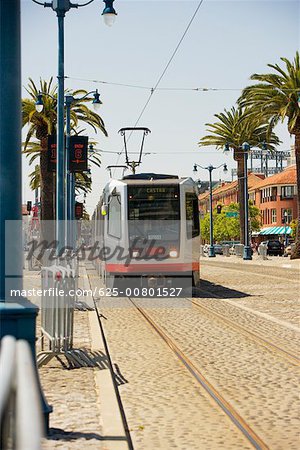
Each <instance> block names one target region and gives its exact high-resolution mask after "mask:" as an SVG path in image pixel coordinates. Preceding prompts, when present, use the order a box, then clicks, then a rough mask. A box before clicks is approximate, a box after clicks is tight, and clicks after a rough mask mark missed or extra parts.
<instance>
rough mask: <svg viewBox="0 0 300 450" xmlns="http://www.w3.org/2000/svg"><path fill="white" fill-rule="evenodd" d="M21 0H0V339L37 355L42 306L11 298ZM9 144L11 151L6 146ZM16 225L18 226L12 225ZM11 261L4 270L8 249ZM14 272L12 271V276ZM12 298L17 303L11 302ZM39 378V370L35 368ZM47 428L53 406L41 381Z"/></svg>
mask: <svg viewBox="0 0 300 450" xmlns="http://www.w3.org/2000/svg"><path fill="white" fill-rule="evenodd" d="M20 29H21V27H20V0H1V1H0V64H1V81H0V98H1V102H0V239H1V245H0V339H1V338H2V337H3V336H5V335H7V334H9V335H12V336H14V337H15V338H16V339H25V340H26V341H28V342H29V344H30V347H31V351H32V354H33V357H34V358H35V339H36V335H35V322H36V316H37V312H38V308H37V307H36V306H35V305H33V304H32V303H30V302H29V301H28V300H27V299H25V298H14V299H12V298H10V287H11V288H13V289H20V290H22V282H23V255H22V222H21V219H22V216H21V192H22V190H21V173H22V170H21V37H20V36H21V32H20ZM8 149H9V151H8ZM8 220H12V221H14V223H16V224H17V229H15V230H14V239H13V240H10V241H9V242H6V239H5V222H6V221H8ZM14 228H15V227H14ZM8 248H9V266H10V267H12V268H13V273H8V274H7V273H6V267H5V266H6V264H5V263H6V262H7V261H6V260H7V256H8V255H7V249H8ZM7 275H11V276H12V277H11V278H10V277H8V276H7ZM9 285H10V286H9ZM13 300H14V303H13ZM36 377H37V381H38V383H39V378H38V373H37V371H36ZM40 398H41V403H42V408H43V413H44V419H45V425H46V429H48V426H49V414H50V412H51V410H52V408H51V407H50V406H49V405H48V404H47V402H46V400H45V397H44V395H43V392H42V389H41V387H40Z"/></svg>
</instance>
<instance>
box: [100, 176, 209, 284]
mask: <svg viewBox="0 0 300 450" xmlns="http://www.w3.org/2000/svg"><path fill="white" fill-rule="evenodd" d="M92 243H93V254H94V256H93V261H94V264H95V267H96V269H97V271H98V273H99V275H100V276H101V277H102V278H103V280H104V282H105V285H106V287H108V288H113V287H115V286H119V285H120V284H122V285H123V286H124V285H125V286H130V287H131V286H133V287H135V286H146V287H148V288H168V287H171V286H183V287H188V286H190V287H192V286H196V285H197V284H198V283H199V257H200V254H199V252H200V223H199V208H198V188H197V185H196V183H195V182H194V181H193V180H192V179H191V178H188V177H186V178H179V177H178V176H175V175H166V174H156V173H141V174H134V175H127V176H124V177H123V178H122V179H120V180H113V179H112V180H110V181H109V182H108V184H107V185H106V186H105V188H104V190H103V193H102V196H101V197H100V201H99V203H98V205H97V207H96V209H95V211H94V213H93V216H92Z"/></svg>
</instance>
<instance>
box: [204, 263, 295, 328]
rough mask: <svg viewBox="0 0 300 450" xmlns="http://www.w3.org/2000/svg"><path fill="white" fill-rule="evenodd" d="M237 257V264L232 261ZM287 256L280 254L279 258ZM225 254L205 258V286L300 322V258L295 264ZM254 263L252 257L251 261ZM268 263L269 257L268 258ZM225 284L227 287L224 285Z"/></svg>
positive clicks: (270, 312)
mask: <svg viewBox="0 0 300 450" xmlns="http://www.w3.org/2000/svg"><path fill="white" fill-rule="evenodd" d="M233 259H235V260H236V263H234V266H233V267H230V265H231V261H232V260H233ZM284 259H285V258H280V257H277V260H276V259H275V262H277V264H278V261H282V260H284ZM228 260H230V261H228V262H226V261H227V258H225V257H222V258H220V259H218V258H216V259H214V261H211V260H210V259H209V258H204V259H202V260H201V278H202V279H204V280H205V281H204V283H203V287H204V289H206V288H207V289H208V290H210V291H212V292H214V293H216V294H217V295H219V294H220V295H221V297H222V298H229V299H230V298H231V299H233V300H234V302H235V303H236V304H237V305H242V306H246V307H248V308H251V309H254V310H256V311H260V312H261V313H264V314H268V315H270V316H272V317H274V318H276V319H278V320H281V321H286V322H287V323H290V324H294V325H296V326H297V327H299V326H300V307H299V306H300V304H299V300H300V271H299V270H298V265H299V261H298V260H297V261H291V262H293V263H294V265H293V267H292V268H286V267H282V265H277V266H274V265H272V266H267V265H265V264H264V265H263V266H261V267H259V266H257V265H255V264H250V265H248V261H246V262H244V263H243V262H242V261H241V260H240V259H239V260H238V259H237V258H232V259H230V258H228ZM250 263H252V261H250ZM264 263H266V261H264ZM224 288H227V290H226V289H224Z"/></svg>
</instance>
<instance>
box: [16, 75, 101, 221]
mask: <svg viewBox="0 0 300 450" xmlns="http://www.w3.org/2000/svg"><path fill="white" fill-rule="evenodd" d="M26 91H27V92H28V94H29V98H25V99H23V100H22V126H23V127H24V126H28V127H29V128H28V131H27V135H26V139H25V142H24V153H26V154H27V156H30V161H29V162H30V164H31V163H33V161H35V159H36V158H37V157H38V156H39V157H40V186H41V218H42V219H43V220H53V219H54V200H53V199H54V191H55V188H54V186H55V183H54V175H53V173H52V172H49V171H48V167H47V165H48V159H47V138H48V135H51V134H55V133H56V124H57V112H56V106H57V105H56V104H57V86H52V78H50V80H49V82H47V81H43V80H40V86H39V89H38V88H37V86H36V84H35V83H34V81H33V80H32V79H31V78H30V79H29V84H28V87H27V89H26ZM39 92H42V93H43V94H45V95H44V97H43V103H44V108H43V111H42V112H41V113H38V112H37V111H36V109H35V102H36V100H37V95H38V94H39ZM68 93H69V94H71V92H70V91H68ZM86 94H87V91H85V90H82V89H81V90H77V91H74V92H72V95H73V96H74V97H75V98H76V96H84V95H86ZM89 101H91V98H90V97H86V98H85V99H83V100H75V101H74V102H73V103H72V105H71V115H70V116H71V133H72V134H79V133H81V132H82V131H83V130H82V129H81V130H78V126H79V125H80V124H81V123H83V124H88V125H89V126H90V127H91V128H92V129H93V130H94V131H95V132H97V130H100V131H102V133H103V134H104V135H105V136H107V132H106V130H105V126H104V122H103V120H102V118H101V117H100V116H99V115H98V114H96V113H95V112H93V111H91V110H90V109H89V108H88V107H87V106H86V104H85V103H86V102H89ZM34 138H36V139H37V141H36V140H33V139H34ZM91 159H92V162H94V163H96V164H97V165H99V163H100V161H99V159H98V157H97V155H92V157H91Z"/></svg>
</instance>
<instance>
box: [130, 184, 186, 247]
mask: <svg viewBox="0 0 300 450" xmlns="http://www.w3.org/2000/svg"><path fill="white" fill-rule="evenodd" d="M179 219H180V200H179V187H178V185H175V186H157V185H155V186H128V220H129V233H130V237H131V238H135V237H142V238H146V239H151V238H152V236H153V237H155V238H156V240H161V241H174V240H178V238H179V230H180V225H179Z"/></svg>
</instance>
